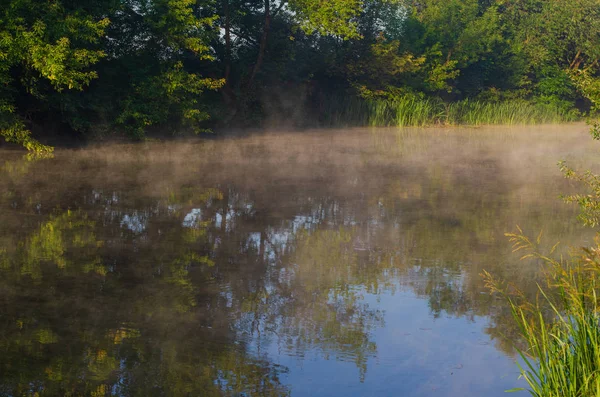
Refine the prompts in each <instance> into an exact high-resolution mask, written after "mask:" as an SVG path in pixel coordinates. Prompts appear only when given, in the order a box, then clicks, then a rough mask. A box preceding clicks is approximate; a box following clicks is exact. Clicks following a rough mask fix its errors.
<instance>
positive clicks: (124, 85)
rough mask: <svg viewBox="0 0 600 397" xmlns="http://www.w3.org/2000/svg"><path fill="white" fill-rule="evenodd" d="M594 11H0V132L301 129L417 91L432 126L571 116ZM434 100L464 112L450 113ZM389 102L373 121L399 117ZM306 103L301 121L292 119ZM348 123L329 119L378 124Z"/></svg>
mask: <svg viewBox="0 0 600 397" xmlns="http://www.w3.org/2000/svg"><path fill="white" fill-rule="evenodd" d="M599 8H600V7H599V6H598V2H597V0H580V1H571V2H565V1H562V0H548V1H542V0H506V1H505V0H486V1H482V0H423V1H421V0H419V1H416V0H415V1H413V0H330V1H323V0H250V1H242V0H127V1H120V0H100V1H90V0H84V1H80V2H69V1H66V0H57V1H52V2H49V3H43V4H38V3H37V2H34V1H32V0H9V1H8V3H7V6H6V7H3V9H2V11H0V135H2V137H3V138H4V139H5V140H6V141H9V142H12V143H17V144H21V145H23V146H25V147H26V148H27V149H29V150H32V151H38V152H45V153H49V152H50V151H51V148H49V147H48V146H44V145H42V144H40V143H39V142H38V141H37V140H36V139H34V136H33V135H32V133H31V131H35V132H36V134H38V131H39V135H40V136H41V137H44V135H50V134H51V133H52V132H55V131H66V132H68V133H71V134H74V133H77V134H79V135H81V136H84V137H85V136H89V135H92V136H93V135H94V134H105V133H111V132H121V131H124V132H126V133H128V134H129V135H130V136H132V137H135V138H143V137H145V136H146V134H147V133H148V132H149V131H152V132H163V131H165V130H166V131H169V132H171V133H179V132H187V131H191V132H193V133H198V132H201V131H207V130H210V129H212V128H227V127H232V126H233V127H259V126H263V125H265V123H271V122H272V121H273V120H275V119H283V120H284V121H285V122H288V123H289V122H291V121H290V120H292V119H295V118H299V119H302V120H304V121H301V123H302V122H305V120H307V119H308V120H312V119H316V118H318V117H321V118H323V114H322V110H323V109H322V106H321V105H318V106H315V103H316V102H319V103H322V98H326V97H328V96H334V97H341V96H345V95H357V96H362V97H364V98H369V99H375V98H386V99H388V100H393V101H394V102H397V103H402V104H403V105H399V106H412V105H406V104H407V103H408V102H410V101H406V100H404V99H403V98H402V97H404V96H407V95H408V96H410V95H417V96H420V95H425V96H429V97H430V98H431V100H430V102H431V104H430V105H431V106H430V107H432V108H435V109H434V110H431V112H430V111H425V110H423V109H424V108H423V109H421V110H423V112H425V113H427V112H429V113H430V114H429V116H427V117H429V118H430V119H431V117H433V118H440V119H444V118H445V119H444V120H442V122H444V123H465V122H469V121H467V120H471V119H473V120H474V122H475V123H476V124H478V123H497V122H502V120H508V122H509V123H510V122H512V121H511V120H512V119H515V120H516V121H514V122H519V123H521V122H530V120H540V122H547V121H548V120H549V119H552V120H554V119H559V118H562V119H565V120H568V119H571V118H573V117H575V115H576V113H577V112H582V113H587V112H588V111H589V110H590V109H589V108H590V106H591V105H592V104H593V99H591V95H592V94H590V91H593V90H594V89H595V88H593V86H594V84H595V83H590V82H591V81H592V80H594V79H598V76H599V74H600V69H599V62H598V61H599V59H600V50H599V48H600V23H599V22H598V21H599V20H600V10H599ZM596 85H597V84H596ZM596 88H597V87H596ZM298 93H300V94H298ZM349 93H350V94H349ZM490 93H494V94H495V93H498V97H499V98H502V99H506V100H513V99H518V100H520V102H519V105H521V104H523V103H525V102H522V101H529V102H533V103H534V104H533V105H528V106H527V109H525V110H524V111H523V112H522V113H523V114H521V115H515V114H513V113H514V112H513V111H512V110H509V107H510V106H509V105H506V106H504V107H502V108H501V109H500V110H501V111H502V112H503V114H502V115H493V116H490V115H489V114H488V115H481V116H474V115H472V114H471V113H472V112H473V111H475V109H477V108H478V105H477V106H476V105H473V106H472V105H471V102H472V101H473V100H480V99H482V100H483V98H484V97H485V96H490ZM438 98H441V99H442V100H443V102H444V103H450V104H454V103H457V102H460V101H464V100H469V102H460V104H456V105H452V111H449V109H450V107H451V106H450V105H448V106H446V107H444V105H440V104H439V103H440V100H438ZM349 101H350V100H349ZM411 101H412V100H411ZM350 102H351V101H350ZM497 102H500V100H498V101H497ZM282 103H287V105H288V106H281V105H282ZM415 103H417V102H415ZM332 106H333V107H335V106H337V105H336V104H333V105H332ZM357 106H359V105H357ZM360 106H362V107H363V108H364V109H370V108H373V106H371V105H367V104H363V105H360ZM380 106H383V105H380ZM427 106H429V105H427ZM427 106H426V107H427ZM486 106H487V105H486ZM515 106H517V105H515ZM318 107H320V108H318ZM385 107H387V109H388V110H385V109H383V108H377V109H376V110H375V111H376V112H379V113H378V114H379V115H378V116H377V117H376V118H377V119H378V120H379V119H382V118H383V119H386V117H388V116H385V114H388V113H390V110H389V109H391V108H394V107H398V106H396V105H390V104H386V105H385ZM440 107H442V108H444V109H442V111H440ZM302 108H307V109H310V110H309V111H308V112H309V113H310V114H302V115H298V117H290V115H289V113H290V111H292V112H297V113H300V111H299V110H298V109H302ZM471 108H472V109H473V110H470V109H471ZM290 109H292V110H290ZM490 109H491V108H490ZM543 109H546V110H543ZM557 109H558V110H557ZM421 110H419V112H420V111H421ZM592 110H593V109H592ZM482 111H483V112H487V111H488V109H487V108H486V107H483V108H482ZM490 111H491V110H490ZM313 113H316V114H313ZM392 113H394V112H392ZM396 113H397V112H396ZM425 113H423V115H422V116H415V117H416V118H417V119H420V118H424V117H425V116H424V114H425ZM441 113H443V116H439V115H440V114H441ZM507 113H510V115H509V114H507ZM542 113H546V114H547V115H545V116H541V114H542ZM551 113H554V114H555V115H554V116H549V115H550V114H551ZM402 114H406V112H402ZM556 114H558V116H556ZM555 116H556V117H555ZM349 117H351V119H350V120H340V122H342V124H355V122H354V121H353V120H355V119H362V120H363V121H364V122H365V124H364V125H366V124H380V123H379V121H377V122H373V121H372V120H371V118H370V117H366V116H351V115H350V116H349ZM390 117H391V118H393V119H399V120H400V119H403V118H404V116H401V117H399V118H398V117H396V116H390ZM477 119H480V120H477ZM517 120H518V121H517ZM435 122H439V120H436V121H435ZM531 122H534V121H531ZM385 123H389V121H386V122H385ZM405 123H408V124H410V125H413V124H417V125H421V124H422V121H418V122H417V121H407V120H404V121H400V122H398V124H405ZM35 138H38V137H37V135H36V137H35Z"/></svg>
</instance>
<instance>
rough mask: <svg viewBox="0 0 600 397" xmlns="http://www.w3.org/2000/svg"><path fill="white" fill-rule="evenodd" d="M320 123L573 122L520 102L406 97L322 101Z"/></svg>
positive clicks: (552, 109)
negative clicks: (323, 102) (446, 100)
mask: <svg viewBox="0 0 600 397" xmlns="http://www.w3.org/2000/svg"><path fill="white" fill-rule="evenodd" d="M325 106H326V109H323V110H324V120H323V121H324V124H325V125H328V126H372V127H423V126H428V125H473V126H478V125H494V124H501V125H523V124H557V123H564V122H570V121H576V120H577V119H578V116H577V114H576V113H574V112H565V111H564V110H562V109H560V108H559V107H557V106H553V105H547V104H537V103H533V102H528V101H524V100H515V101H505V102H482V101H474V100H468V99H467V100H463V101H459V102H451V103H445V102H442V101H441V100H439V99H436V98H419V97H416V96H407V97H403V98H397V99H372V100H365V99H361V98H356V97H351V96H349V97H344V98H330V99H329V100H328V101H326V105H325Z"/></svg>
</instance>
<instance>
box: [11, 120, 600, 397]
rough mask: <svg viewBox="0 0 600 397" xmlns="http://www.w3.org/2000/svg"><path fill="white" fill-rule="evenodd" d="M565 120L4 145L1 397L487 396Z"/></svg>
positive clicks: (551, 200) (539, 226) (583, 237)
mask: <svg viewBox="0 0 600 397" xmlns="http://www.w3.org/2000/svg"><path fill="white" fill-rule="evenodd" d="M597 149H598V148H597V147H596V146H595V143H594V142H593V141H592V140H591V138H589V136H588V134H587V128H586V126H585V125H582V124H575V125H566V126H536V127H511V128H508V127H494V128H479V129H433V128H432V129H404V130H395V129H376V130H370V129H352V130H344V131H331V130H328V131H305V132H302V133H269V134H264V135H255V136H252V137H245V138H244V137H238V138H231V139H223V140H195V141H184V142H182V141H179V142H163V143H159V142H156V143H144V144H119V145H107V146H99V147H89V148H85V149H62V150H58V151H57V153H56V156H55V158H53V159H45V160H37V161H31V160H28V159H27V158H26V157H24V156H23V153H22V152H15V151H8V150H4V151H0V395H1V396H33V395H39V396H80V395H86V396H87V395H89V396H163V395H164V396H222V395H225V396H229V395H231V396H284V395H292V396H349V395H357V396H484V395H485V396H503V395H505V393H504V390H506V389H510V388H513V387H524V386H525V384H524V382H523V381H522V380H518V379H517V378H518V368H517V366H516V365H515V359H516V358H515V354H514V351H513V348H512V346H513V342H515V341H516V337H515V335H516V330H515V328H514V326H513V324H512V320H511V317H510V312H509V310H508V308H507V307H506V306H505V305H504V303H503V302H502V301H501V300H499V299H497V298H493V297H491V296H490V294H489V293H488V292H487V290H486V289H485V286H484V283H483V281H482V279H481V276H480V274H481V272H482V271H484V270H487V271H489V272H490V273H492V274H494V275H496V276H498V277H500V278H504V279H506V280H508V281H510V282H512V283H514V284H515V285H517V286H519V288H521V289H522V290H523V291H526V292H528V293H531V294H533V293H535V288H536V286H535V283H536V280H537V279H538V277H539V275H540V271H541V264H540V263H538V262H531V261H529V262H526V261H525V262H524V261H519V255H518V254H516V253H512V252H511V246H510V243H509V242H508V240H507V239H506V237H505V236H504V233H505V232H510V231H514V230H515V228H516V225H520V226H521V227H523V229H524V230H525V231H526V232H527V233H529V234H532V235H537V234H538V233H539V232H540V231H543V237H542V247H541V248H542V249H545V248H548V247H552V246H553V245H554V243H556V242H557V241H560V242H561V247H562V248H561V249H560V250H561V252H563V253H565V254H566V253H567V252H568V250H569V247H578V246H582V245H586V244H589V243H590V242H591V240H592V238H593V230H591V229H586V228H584V227H582V226H580V224H579V222H578V221H577V219H576V216H577V208H576V207H575V206H572V205H567V204H565V203H563V202H562V201H561V200H560V199H559V195H560V194H565V193H570V192H575V191H578V188H579V187H578V186H577V185H575V184H573V183H571V182H569V181H566V180H565V179H564V178H563V177H562V175H561V174H560V172H559V170H558V167H557V165H556V163H557V162H558V161H559V160H568V161H569V163H570V164H571V165H572V166H574V167H590V166H591V165H593V164H597V163H598V157H599V156H598V153H600V151H598V150H597Z"/></svg>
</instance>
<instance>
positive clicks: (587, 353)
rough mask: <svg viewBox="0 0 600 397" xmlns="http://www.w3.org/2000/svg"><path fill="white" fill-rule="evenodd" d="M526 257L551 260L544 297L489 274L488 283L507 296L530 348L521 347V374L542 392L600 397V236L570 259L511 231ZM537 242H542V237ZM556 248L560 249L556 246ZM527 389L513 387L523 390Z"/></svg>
mask: <svg viewBox="0 0 600 397" xmlns="http://www.w3.org/2000/svg"><path fill="white" fill-rule="evenodd" d="M508 236H509V237H510V239H511V240H512V241H513V243H514V247H515V250H517V251H519V250H526V251H528V252H527V254H526V255H525V256H524V258H527V257H531V258H536V259H538V260H542V261H543V262H544V263H545V264H546V265H547V272H546V282H545V286H544V287H542V286H541V285H539V284H538V288H539V291H538V296H539V298H540V299H539V300H536V301H532V300H528V299H527V298H526V297H525V296H524V294H523V293H521V292H516V293H515V292H512V293H511V292H510V291H518V289H516V288H511V286H506V285H503V284H502V283H501V282H499V281H498V280H495V279H494V278H493V277H492V276H491V275H490V274H489V273H484V278H485V279H486V283H487V286H488V288H490V289H491V290H492V291H493V292H496V293H499V294H501V295H502V296H504V298H506V300H507V302H508V304H509V305H510V308H511V311H512V315H513V318H514V320H515V322H516V324H517V325H518V330H519V333H520V335H521V337H522V338H523V340H524V341H525V344H526V346H527V347H526V348H525V349H522V350H520V349H517V350H518V352H519V355H520V357H521V359H522V362H523V364H522V365H521V364H520V365H519V367H520V369H521V375H522V377H523V378H524V379H525V380H526V382H527V384H528V386H529V392H530V394H531V395H533V396H537V397H559V396H561V397H562V396H564V397H584V396H600V327H599V323H598V321H599V316H598V308H599V307H598V297H597V296H596V288H597V287H598V285H599V284H598V281H599V275H600V240H597V241H596V245H597V246H596V247H594V248H591V249H584V250H583V251H582V252H581V256H580V257H578V258H574V259H572V260H570V261H566V262H563V261H559V260H556V259H552V258H551V257H550V255H543V254H540V253H538V252H536V249H535V246H536V243H535V242H533V241H532V240H530V239H529V238H528V237H526V236H525V235H524V234H523V232H522V231H521V230H520V229H519V232H518V233H514V234H508ZM537 243H538V244H539V238H538V241H537ZM553 250H554V249H553ZM517 390H522V389H513V390H510V391H517Z"/></svg>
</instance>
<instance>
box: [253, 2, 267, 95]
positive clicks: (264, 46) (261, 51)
mask: <svg viewBox="0 0 600 397" xmlns="http://www.w3.org/2000/svg"><path fill="white" fill-rule="evenodd" d="M270 29H271V3H270V0H265V22H264V26H263V32H262V36H261V38H260V47H259V49H258V57H257V58H256V63H255V64H254V68H252V74H251V75H250V79H249V80H248V85H247V88H250V87H252V85H253V84H254V80H255V78H256V74H257V73H258V71H259V70H260V68H261V66H262V64H263V61H264V59H265V52H266V50H267V41H268V38H269V30H270Z"/></svg>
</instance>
